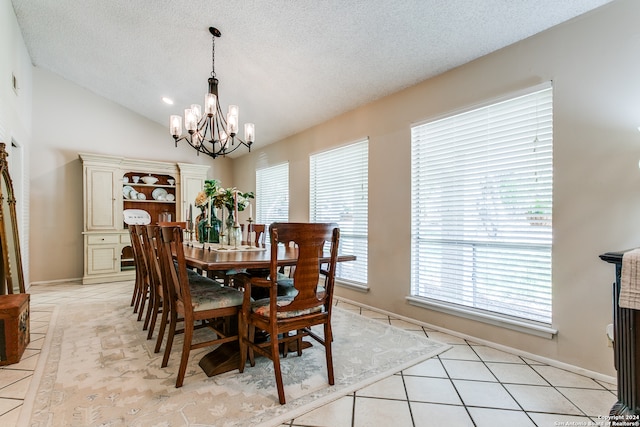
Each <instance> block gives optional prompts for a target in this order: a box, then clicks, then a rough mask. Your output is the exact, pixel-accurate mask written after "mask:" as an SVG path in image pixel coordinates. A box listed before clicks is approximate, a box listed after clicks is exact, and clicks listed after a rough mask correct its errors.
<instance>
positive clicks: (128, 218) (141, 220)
mask: <svg viewBox="0 0 640 427" xmlns="http://www.w3.org/2000/svg"><path fill="white" fill-rule="evenodd" d="M122 215H123V216H124V223H125V224H127V225H133V224H139V225H147V224H151V215H149V212H147V211H145V210H143V209H125V210H123V211H122Z"/></svg>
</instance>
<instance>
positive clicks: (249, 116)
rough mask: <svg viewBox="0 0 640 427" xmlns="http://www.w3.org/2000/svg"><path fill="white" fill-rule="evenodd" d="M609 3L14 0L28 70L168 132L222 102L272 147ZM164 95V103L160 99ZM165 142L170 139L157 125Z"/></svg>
mask: <svg viewBox="0 0 640 427" xmlns="http://www.w3.org/2000/svg"><path fill="white" fill-rule="evenodd" d="M609 1H610V0H562V1H558V0H448V1H443V0H395V1H394V0H297V1H293V0H269V1H266V0H234V1H230V0H152V1H151V0H108V1H105V0H55V1H52V0H12V3H13V6H14V10H15V13H16V16H17V18H18V23H19V25H20V28H21V30H22V34H23V36H24V39H25V42H26V45H27V48H28V50H29V54H30V56H31V58H32V61H33V64H34V65H35V66H37V67H41V68H43V69H47V70H50V71H53V72H55V73H57V74H59V75H60V76H62V77H63V78H65V79H67V80H70V81H72V82H74V83H76V84H78V85H80V86H83V87H85V88H87V89H89V90H91V91H93V92H95V93H96V94H98V95H101V96H103V97H105V98H107V99H109V100H112V101H115V102H117V103H118V104H121V105H123V106H125V107H127V108H129V109H131V110H133V111H135V112H136V113H139V114H141V115H142V116H145V117H147V118H149V119H151V120H153V121H157V122H158V123H160V124H162V125H165V126H167V127H168V122H169V120H168V118H169V115H170V114H182V112H183V109H184V108H185V107H187V106H189V105H190V104H193V103H198V104H202V103H203V98H204V93H205V92H206V90H207V78H208V77H209V75H210V73H211V65H212V64H211V62H212V60H211V59H212V58H211V47H212V46H211V35H210V33H209V30H208V28H209V27H210V26H214V27H216V28H218V29H219V30H220V31H221V33H222V37H221V38H219V39H216V44H215V50H216V55H215V71H216V75H217V77H218V79H219V80H220V100H221V103H222V105H223V108H226V106H227V105H228V104H237V105H239V107H240V126H242V124H243V123H245V122H247V121H251V122H254V123H255V125H256V135H257V136H256V146H261V145H264V144H269V143H272V142H275V141H277V140H280V139H282V138H284V137H287V136H289V135H292V134H295V133H296V132H299V131H301V130H303V129H306V128H308V127H311V126H313V125H316V124H319V123H321V122H323V121H326V120H328V119H330V118H331V117H334V116H336V115H338V114H341V113H343V112H345V111H348V110H351V109H353V108H355V107H358V106H360V105H363V104H366V103H368V102H371V101H373V100H376V99H378V98H381V97H383V96H385V95H388V94H391V93H393V92H396V91H398V90H401V89H403V88H406V87H409V86H411V85H414V84H416V83H418V82H420V81H423V80H425V79H428V78H430V77H433V76H435V75H438V74H440V73H443V72H445V71H447V70H450V69H452V68H455V67H457V66H460V65H462V64H464V63H466V62H469V61H472V60H474V59H476V58H479V57H481V56H483V55H486V54H488V53H490V52H493V51H495V50H498V49H501V48H503V47H505V46H508V45H510V44H513V43H515V42H517V41H520V40H522V39H525V38H527V37H530V36H532V35H534V34H536V33H538V32H541V31H544V30H546V29H548V28H550V27H552V26H555V25H557V24H560V23H562V22H564V21H567V20H569V19H572V18H574V17H576V16H578V15H581V14H583V13H585V12H588V11H590V10H592V9H594V8H597V7H599V6H601V5H603V4H605V3H608V2H609ZM164 96H166V97H170V98H172V99H174V101H175V104H174V105H172V106H170V105H166V104H165V103H163V102H162V100H161V98H162V97H164ZM167 137H168V138H170V137H169V132H168V130H167Z"/></svg>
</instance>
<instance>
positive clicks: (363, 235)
mask: <svg viewBox="0 0 640 427" xmlns="http://www.w3.org/2000/svg"><path fill="white" fill-rule="evenodd" d="M368 165H369V141H368V140H365V141H361V142H357V143H355V144H350V145H348V146H344V147H340V148H336V149H333V150H330V151H324V152H322V153H318V154H314V155H312V156H310V206H309V216H310V221H311V222H335V223H337V224H338V226H339V227H340V250H339V252H340V253H341V254H353V255H356V257H357V261H355V262H353V261H350V262H341V263H338V267H337V269H336V277H337V278H339V279H340V280H343V281H348V282H354V283H356V284H366V283H367V253H368V248H367V245H368V239H367V234H368V210H369V201H368V200H369V197H368V192H369V186H368V181H369V166H368Z"/></svg>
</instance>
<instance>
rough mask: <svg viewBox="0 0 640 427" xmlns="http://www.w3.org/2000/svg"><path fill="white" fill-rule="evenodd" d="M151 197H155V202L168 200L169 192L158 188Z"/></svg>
mask: <svg viewBox="0 0 640 427" xmlns="http://www.w3.org/2000/svg"><path fill="white" fill-rule="evenodd" d="M151 197H153V200H167V190H165V189H164V188H156V189H155V190H153V192H152V193H151Z"/></svg>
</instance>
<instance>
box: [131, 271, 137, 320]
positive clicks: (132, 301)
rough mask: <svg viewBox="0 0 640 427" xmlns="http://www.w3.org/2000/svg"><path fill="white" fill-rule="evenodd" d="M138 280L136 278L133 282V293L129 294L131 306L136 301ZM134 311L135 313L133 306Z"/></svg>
mask: <svg viewBox="0 0 640 427" xmlns="http://www.w3.org/2000/svg"><path fill="white" fill-rule="evenodd" d="M137 297H138V280H137V279H136V280H135V281H134V282H133V294H132V295H131V307H133V306H134V305H135V303H136V300H137V299H138V298H137ZM134 313H135V308H134Z"/></svg>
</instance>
